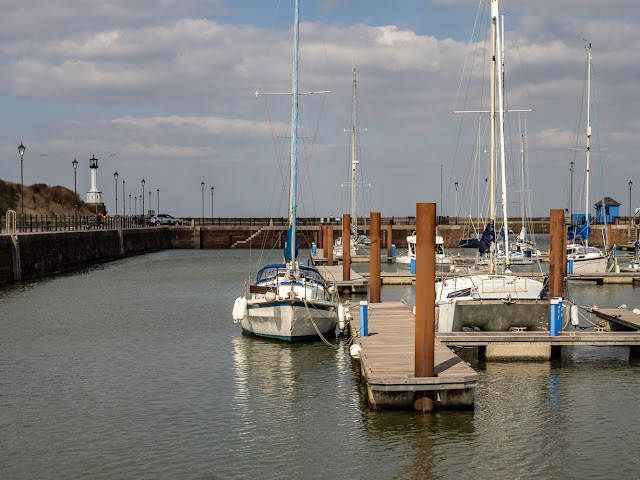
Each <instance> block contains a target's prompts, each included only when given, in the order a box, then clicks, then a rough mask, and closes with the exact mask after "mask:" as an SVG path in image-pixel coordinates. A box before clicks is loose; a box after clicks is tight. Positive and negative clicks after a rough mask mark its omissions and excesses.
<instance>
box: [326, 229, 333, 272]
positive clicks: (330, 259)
mask: <svg viewBox="0 0 640 480" xmlns="http://www.w3.org/2000/svg"><path fill="white" fill-rule="evenodd" d="M325 244H326V249H327V265H331V266H333V225H327V241H326V243H325Z"/></svg>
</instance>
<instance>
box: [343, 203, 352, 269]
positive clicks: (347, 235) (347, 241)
mask: <svg viewBox="0 0 640 480" xmlns="http://www.w3.org/2000/svg"><path fill="white" fill-rule="evenodd" d="M350 226H351V215H349V214H348V213H344V214H343V215H342V280H351V229H350Z"/></svg>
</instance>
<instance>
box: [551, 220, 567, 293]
mask: <svg viewBox="0 0 640 480" xmlns="http://www.w3.org/2000/svg"><path fill="white" fill-rule="evenodd" d="M549 220H550V225H549V298H550V299H551V298H553V297H561V296H562V293H563V285H564V278H563V277H564V270H565V265H563V264H562V260H563V258H565V255H566V252H567V248H566V246H565V243H564V242H565V239H566V237H567V235H566V233H565V230H564V211H562V210H551V213H550V217H549Z"/></svg>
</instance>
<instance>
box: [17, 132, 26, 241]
mask: <svg viewBox="0 0 640 480" xmlns="http://www.w3.org/2000/svg"><path fill="white" fill-rule="evenodd" d="M25 150H26V148H25V146H24V145H23V144H22V142H20V145H18V153H19V154H20V203H21V214H20V215H21V219H20V231H22V222H24V181H23V177H22V157H24V151H25Z"/></svg>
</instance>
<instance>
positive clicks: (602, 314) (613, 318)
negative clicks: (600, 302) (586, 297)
mask: <svg viewBox="0 0 640 480" xmlns="http://www.w3.org/2000/svg"><path fill="white" fill-rule="evenodd" d="M591 312H592V313H593V314H594V315H595V316H596V317H598V318H600V319H603V320H607V321H608V322H610V323H613V324H617V325H622V326H624V327H626V328H630V329H633V330H640V314H636V313H633V312H632V311H630V310H627V309H626V308H598V307H593V309H592V310H591Z"/></svg>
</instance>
